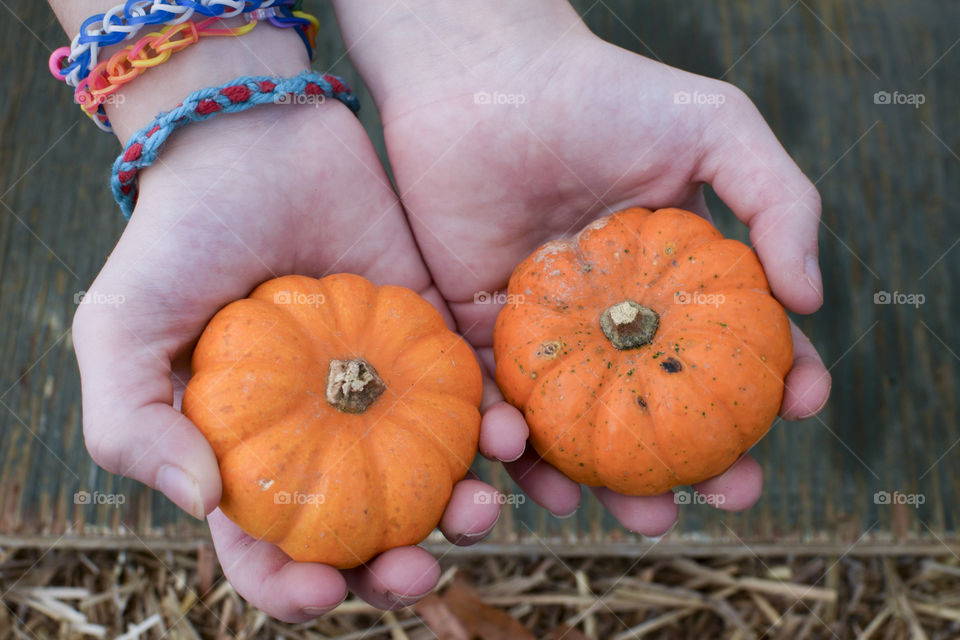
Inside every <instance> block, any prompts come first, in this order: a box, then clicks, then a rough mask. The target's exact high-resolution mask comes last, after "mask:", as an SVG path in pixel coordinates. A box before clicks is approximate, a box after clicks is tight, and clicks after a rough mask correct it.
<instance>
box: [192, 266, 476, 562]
mask: <svg viewBox="0 0 960 640" xmlns="http://www.w3.org/2000/svg"><path fill="white" fill-rule="evenodd" d="M481 385H482V383H481V375H480V367H479V365H478V364H477V361H476V358H475V357H474V354H473V352H472V350H471V349H470V347H469V346H468V345H467V344H466V343H465V342H464V341H463V340H462V339H461V338H460V337H458V336H457V335H455V334H453V333H452V332H450V331H449V330H447V328H446V326H445V324H444V322H443V319H442V318H441V316H440V314H439V313H438V312H437V310H436V309H434V308H433V307H432V306H431V305H430V303H428V302H427V301H426V300H424V299H423V298H421V297H420V296H419V295H417V294H416V293H414V292H413V291H411V290H409V289H405V288H403V287H396V286H381V287H377V286H374V285H373V284H372V283H370V282H369V281H367V280H366V279H364V278H362V277H360V276H355V275H348V274H338V275H331V276H328V277H325V278H323V279H321V280H316V279H313V278H307V277H301V276H286V277H282V278H277V279H274V280H270V281H268V282H265V283H264V284H262V285H260V286H259V287H257V288H256V289H255V290H254V291H253V293H251V294H250V296H249V298H247V299H243V300H238V301H236V302H233V303H231V304H229V305H227V306H226V307H224V308H223V309H222V310H221V311H220V312H219V313H217V314H216V315H215V316H214V318H213V319H212V320H211V321H210V323H209V324H208V325H207V327H206V329H205V330H204V332H203V335H202V336H201V337H200V340H199V342H198V344H197V346H196V349H195V351H194V354H193V377H192V379H191V380H190V382H189V384H188V385H187V390H186V394H185V396H184V399H183V412H184V413H185V414H186V415H187V417H189V418H190V420H192V421H193V422H194V424H196V425H197V427H198V428H199V429H200V430H201V431H202V432H203V434H204V435H205V436H206V438H207V440H209V441H210V444H211V445H212V447H213V450H214V452H215V453H216V455H217V460H218V461H219V463H220V473H221V476H222V478H223V496H222V499H221V502H220V508H221V509H222V510H223V512H224V513H225V514H226V515H227V516H228V517H229V518H230V519H231V520H233V521H234V522H235V523H237V524H238V525H239V526H240V527H241V528H242V529H243V530H244V531H246V532H247V533H248V534H250V535H251V536H253V537H254V538H258V539H263V540H266V541H268V542H272V543H274V544H276V545H278V546H279V547H280V548H281V549H283V550H284V551H285V552H286V553H287V555H289V556H290V557H291V558H293V559H294V560H298V561H304V562H321V563H324V564H328V565H332V566H334V567H338V568H349V567H354V566H357V565H359V564H361V563H364V562H366V561H367V560H369V559H370V558H372V557H373V556H375V555H376V554H378V553H380V552H382V551H385V550H387V549H391V548H393V547H398V546H403V545H409V544H416V543H418V542H420V541H421V540H423V539H424V538H425V537H426V536H427V535H428V534H429V533H430V531H431V530H432V529H433V528H434V527H435V526H436V525H437V523H438V522H439V521H440V518H441V516H442V514H443V511H444V508H445V507H446V504H447V502H448V501H449V499H450V494H451V492H452V488H453V485H454V483H455V482H456V481H457V480H459V479H460V478H462V477H463V476H464V474H465V473H466V472H467V469H468V467H469V465H470V463H471V461H472V460H473V457H474V455H475V454H476V451H477V440H478V437H479V432H480V414H479V411H478V407H479V404H480V398H481V392H482V388H481Z"/></svg>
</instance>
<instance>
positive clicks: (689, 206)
mask: <svg viewBox="0 0 960 640" xmlns="http://www.w3.org/2000/svg"><path fill="white" fill-rule="evenodd" d="M678 206H679V207H680V208H681V209H683V210H685V211H690V212H692V213H695V214H697V215H698V216H700V217H701V218H703V219H704V220H706V221H708V222H709V223H710V224H713V215H712V214H711V213H710V208H709V207H707V198H706V197H705V196H704V195H703V185H700V186H698V187H697V189H696V191H694V192H693V195H691V196H690V197H689V198H688V199H687V200H685V201H684V202H681V203H680V205H678Z"/></svg>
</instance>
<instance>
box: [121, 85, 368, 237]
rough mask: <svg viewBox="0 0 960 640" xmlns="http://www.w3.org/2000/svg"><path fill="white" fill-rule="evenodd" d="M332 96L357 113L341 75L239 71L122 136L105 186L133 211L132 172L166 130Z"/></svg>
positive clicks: (154, 153) (154, 154) (155, 151)
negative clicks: (286, 75)
mask: <svg viewBox="0 0 960 640" xmlns="http://www.w3.org/2000/svg"><path fill="white" fill-rule="evenodd" d="M300 96H311V97H313V99H317V98H318V97H320V96H323V97H324V98H335V99H337V100H339V101H340V102H342V103H343V104H345V105H346V106H347V107H349V108H350V110H351V111H353V112H354V113H357V112H358V111H359V110H360V104H359V102H358V101H357V98H356V96H355V95H353V91H351V89H350V87H349V86H348V85H347V83H346V82H344V81H343V80H342V79H341V78H338V77H337V76H332V75H328V74H320V73H316V72H314V71H304V72H302V73H300V74H299V75H297V76H294V77H292V78H277V77H273V76H244V77H242V78H237V79H236V80H233V81H231V82H228V83H227V84H224V85H221V86H218V87H209V88H207V89H201V90H199V91H194V92H193V93H191V94H190V95H189V96H187V97H186V98H185V99H184V100H183V102H181V103H180V104H179V105H178V106H177V107H175V108H173V109H171V110H170V111H166V112H162V113H160V114H159V115H158V116H157V117H156V118H154V119H153V122H151V123H150V124H149V125H147V126H146V127H144V128H143V129H140V131H138V132H136V133H135V134H133V135H132V136H130V139H129V140H128V141H127V146H126V148H125V149H124V151H123V153H121V154H120V156H119V157H117V159H116V161H115V162H114V163H113V175H112V177H111V179H110V188H111V189H112V190H113V197H114V198H115V199H116V201H117V204H118V205H120V210H121V211H122V212H123V216H124V217H125V218H127V219H129V218H130V215H131V214H132V213H133V207H134V205H135V204H136V201H137V174H138V173H139V172H140V170H141V169H144V168H146V167H149V166H150V165H152V164H153V163H154V162H156V160H157V158H158V157H159V155H160V151H161V148H162V147H163V143H164V142H166V140H167V138H168V137H170V134H171V133H173V132H174V131H176V130H177V129H179V128H180V127H182V126H184V125H186V124H189V123H191V122H199V121H201V120H206V119H208V118H211V117H213V116H214V115H216V114H218V113H237V112H240V111H245V110H247V109H250V108H251V107H255V106H257V105H260V104H268V103H273V104H291V103H297V102H299V100H297V99H296V98H298V97H300Z"/></svg>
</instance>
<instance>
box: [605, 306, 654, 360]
mask: <svg viewBox="0 0 960 640" xmlns="http://www.w3.org/2000/svg"><path fill="white" fill-rule="evenodd" d="M659 326H660V316H659V315H657V312H656V311H654V310H653V309H649V308H647V307H645V306H643V305H642V304H639V303H636V302H634V301H633V300H624V301H623V302H618V303H617V304H615V305H612V306H610V307H608V308H607V309H606V310H605V311H604V312H603V313H602V314H600V329H602V330H603V335H605V336H607V340H609V341H610V344H612V345H613V346H614V347H616V348H617V349H620V350H621V351H623V350H625V349H636V348H637V347H642V346H643V345H645V344H649V343H650V342H651V341H652V340H653V336H654V335H656V333H657V327H659Z"/></svg>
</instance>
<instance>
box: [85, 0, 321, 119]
mask: <svg viewBox="0 0 960 640" xmlns="http://www.w3.org/2000/svg"><path fill="white" fill-rule="evenodd" d="M278 11H281V13H280V14H279V16H278V15H277V12H278ZM283 11H286V12H289V14H290V15H285V14H284V13H283ZM244 15H245V17H246V18H247V24H246V25H244V26H242V27H233V28H227V29H216V28H213V25H214V24H215V23H217V22H218V21H219V20H220V18H207V19H206V20H203V21H202V22H181V23H179V24H176V25H171V26H167V27H164V28H163V29H161V30H160V31H158V32H154V33H150V34H148V35H146V36H145V37H143V38H141V39H140V40H139V41H137V43H136V44H133V45H130V46H129V47H126V48H124V49H121V50H120V51H117V52H116V53H115V54H113V55H112V56H111V57H110V58H109V59H108V60H105V61H103V62H100V63H99V64H97V66H96V67H94V69H93V70H92V71H91V72H90V74H89V75H88V76H87V77H86V78H84V79H83V80H81V81H80V83H79V84H78V85H77V88H76V90H75V91H74V102H76V103H77V104H79V105H80V107H81V108H82V109H83V110H84V112H85V113H86V114H87V115H88V116H90V117H91V118H92V119H93V120H94V122H95V123H96V124H97V126H98V127H100V128H101V129H103V130H104V131H111V130H112V128H111V126H110V122H109V120H108V119H107V113H106V111H105V110H104V108H103V104H104V103H105V102H106V101H107V100H108V99H109V96H111V95H113V94H114V93H115V92H116V91H118V90H119V89H120V88H121V87H122V86H123V85H125V84H126V83H128V82H131V81H133V80H135V79H136V78H137V77H138V76H140V75H141V74H143V73H144V72H146V71H147V69H149V68H150V67H155V66H158V65H160V64H162V63H164V62H166V61H167V60H168V59H169V58H170V56H171V54H173V53H175V52H177V51H180V50H181V49H185V48H186V47H188V46H190V45H192V44H195V43H196V42H197V41H198V40H199V39H200V37H202V36H240V35H243V34H245V33H248V32H249V31H250V30H251V29H253V28H254V27H255V26H256V25H257V24H258V23H259V19H269V20H270V22H271V24H274V25H276V26H280V27H297V28H298V29H299V28H304V26H306V27H308V28H309V31H308V36H309V43H308V45H307V47H308V50H310V45H311V44H312V43H313V38H314V36H315V35H316V31H317V26H318V24H319V23H318V22H317V19H316V18H314V17H313V16H311V15H309V14H306V13H302V12H299V11H294V12H291V11H290V9H289V8H287V7H271V8H269V9H258V10H257V11H255V12H252V13H247V14H244Z"/></svg>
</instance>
